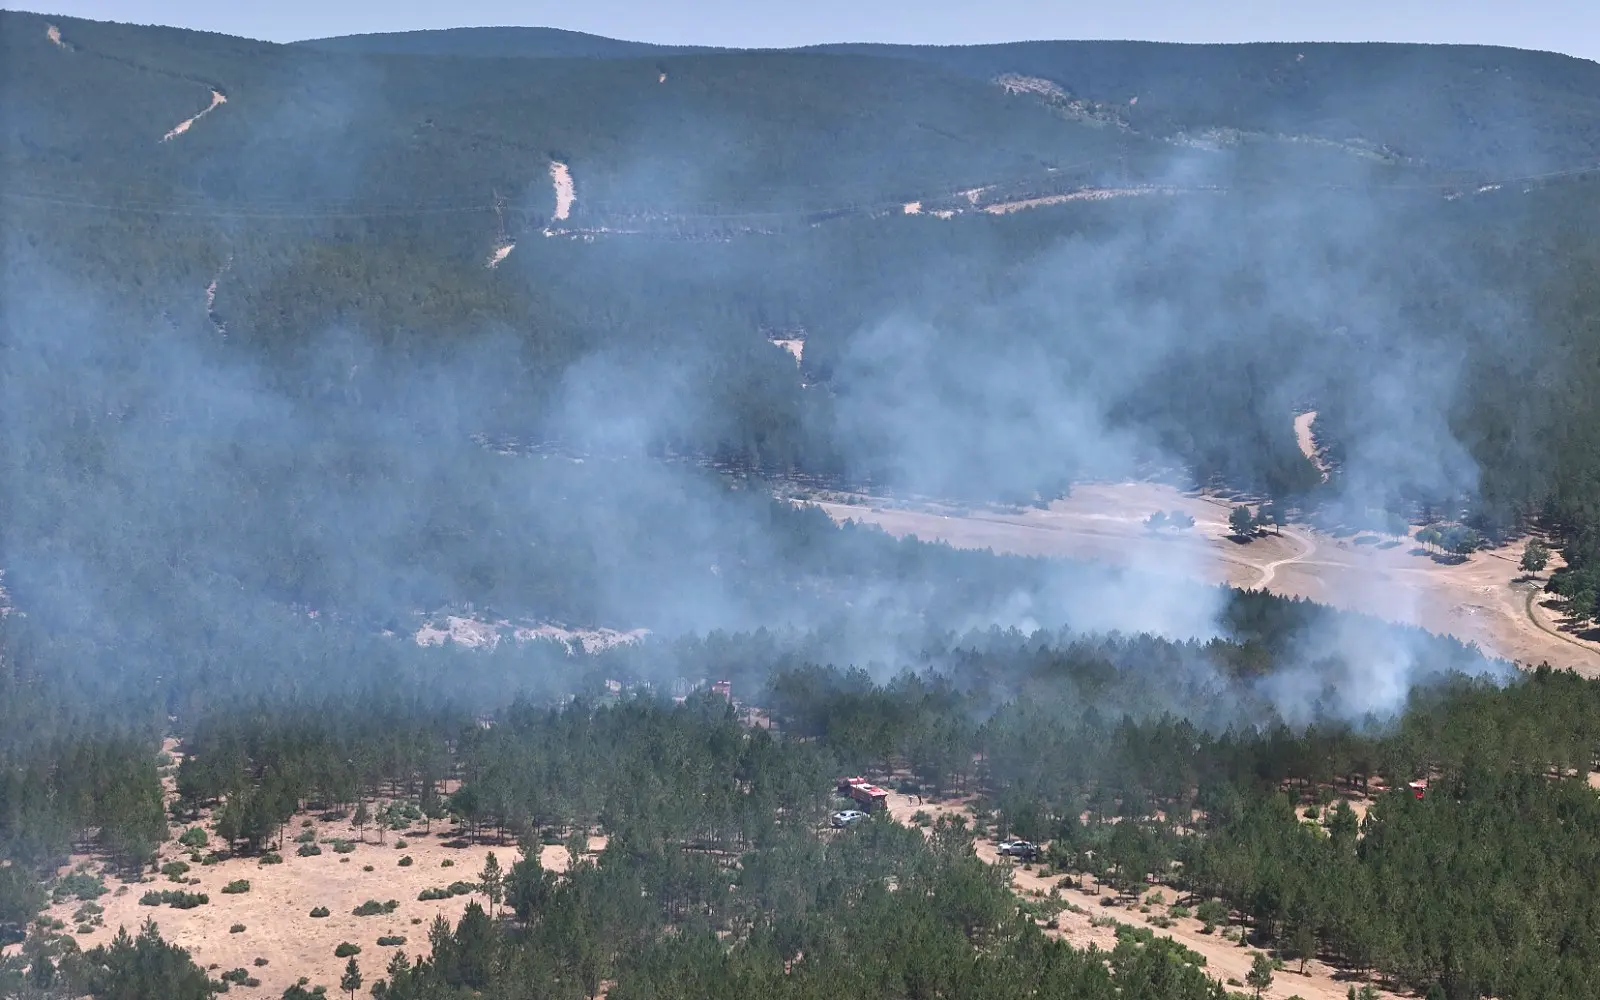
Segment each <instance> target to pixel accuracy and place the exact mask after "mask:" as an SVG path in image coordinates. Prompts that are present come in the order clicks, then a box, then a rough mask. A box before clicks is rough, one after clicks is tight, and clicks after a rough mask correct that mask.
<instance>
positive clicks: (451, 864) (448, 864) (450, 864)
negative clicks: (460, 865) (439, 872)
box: [439, 858, 456, 868]
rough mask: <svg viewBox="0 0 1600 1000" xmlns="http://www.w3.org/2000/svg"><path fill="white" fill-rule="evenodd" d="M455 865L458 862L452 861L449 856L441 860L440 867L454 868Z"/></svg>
mask: <svg viewBox="0 0 1600 1000" xmlns="http://www.w3.org/2000/svg"><path fill="white" fill-rule="evenodd" d="M455 866H456V863H455V862H454V861H451V860H450V859H449V858H445V859H444V860H443V861H441V862H439V867H440V868H454V867H455Z"/></svg>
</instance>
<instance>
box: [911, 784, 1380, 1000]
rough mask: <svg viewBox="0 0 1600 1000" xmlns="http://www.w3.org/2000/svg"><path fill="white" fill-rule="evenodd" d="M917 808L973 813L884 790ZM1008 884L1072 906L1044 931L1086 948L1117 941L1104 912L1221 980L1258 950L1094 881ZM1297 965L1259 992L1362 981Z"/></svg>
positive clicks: (1303, 991)
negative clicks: (1165, 941)
mask: <svg viewBox="0 0 1600 1000" xmlns="http://www.w3.org/2000/svg"><path fill="white" fill-rule="evenodd" d="M918 810H922V811H925V812H927V813H928V814H929V815H930V816H933V817H935V818H937V817H939V816H941V815H958V814H959V815H966V817H967V819H968V821H969V822H970V821H971V819H972V816H971V813H970V811H969V810H968V808H967V806H966V805H965V804H964V803H962V802H950V801H946V802H925V803H918V802H916V801H914V800H913V799H911V798H910V797H909V796H906V795H901V794H900V793H898V792H890V793H889V816H890V817H891V818H892V819H894V820H896V821H898V822H900V823H904V824H906V825H911V817H912V816H913V815H915V814H916V812H917V811H918ZM973 846H974V849H975V851H976V853H977V855H978V858H979V860H981V861H984V862H985V863H987V864H991V865H993V864H1007V865H1010V864H1011V862H1010V860H1009V859H1006V860H1002V859H1001V857H1000V855H999V853H998V852H997V851H996V850H995V844H994V843H993V842H992V841H989V840H985V839H982V838H979V839H978V840H977V841H976V842H975V843H974V845H973ZM1092 881H1093V880H1092V879H1086V880H1085V883H1084V884H1091V883H1092ZM1011 886H1012V889H1013V890H1015V891H1016V893H1017V894H1018V895H1019V896H1029V897H1043V896H1049V895H1050V892H1051V890H1052V889H1055V890H1056V892H1057V893H1058V895H1059V896H1060V898H1061V899H1062V900H1063V901H1065V902H1067V903H1070V904H1072V905H1073V906H1074V907H1076V908H1077V910H1076V911H1075V910H1070V909H1069V910H1062V911H1061V913H1060V914H1059V915H1058V916H1057V918H1056V919H1057V925H1058V926H1057V928H1056V929H1055V930H1047V931H1046V933H1047V934H1049V935H1051V936H1052V937H1059V938H1062V939H1064V940H1066V941H1067V942H1068V943H1070V944H1072V945H1073V946H1074V947H1078V948H1087V947H1088V946H1089V945H1094V946H1096V947H1098V948H1101V949H1104V950H1109V949H1111V948H1114V947H1116V929H1115V928H1114V927H1109V926H1100V927H1096V926H1095V925H1094V923H1093V918H1095V917H1100V918H1107V917H1109V918H1112V919H1115V920H1117V921H1118V922H1120V923H1124V924H1129V925H1131V926H1134V927H1148V928H1149V929H1150V930H1151V931H1152V932H1153V933H1155V934H1157V935H1160V936H1161V937H1166V938H1172V939H1174V940H1176V941H1178V942H1179V943H1180V944H1182V945H1183V946H1184V947H1186V948H1189V949H1190V950H1192V951H1195V952H1198V953H1199V954H1201V955H1203V956H1205V960H1206V964H1205V971H1206V972H1207V974H1209V975H1211V976H1213V977H1215V978H1216V979H1218V980H1220V981H1224V982H1225V981H1227V980H1228V979H1235V980H1238V981H1239V982H1243V981H1244V977H1245V976H1246V975H1247V974H1249V972H1250V964H1251V962H1252V960H1253V958H1254V955H1255V952H1256V950H1257V949H1254V948H1249V947H1244V946H1241V945H1240V944H1239V943H1237V942H1233V941H1229V940H1228V939H1226V938H1224V937H1223V936H1222V935H1221V933H1220V932H1216V933H1212V934H1202V933H1201V932H1200V929H1201V926H1202V925H1201V923H1200V921H1198V920H1195V919H1194V918H1193V917H1187V918H1181V919H1175V920H1174V921H1173V925H1172V926H1171V927H1169V928H1160V927H1156V926H1154V925H1152V924H1150V923H1148V921H1147V920H1146V916H1147V915H1146V914H1143V913H1140V912H1139V910H1138V903H1137V902H1136V901H1132V900H1128V899H1118V900H1116V902H1115V904H1114V905H1110V906H1106V905H1102V903H1103V902H1104V900H1106V899H1110V898H1114V897H1113V894H1112V893H1110V892H1109V891H1108V892H1105V893H1102V892H1100V891H1099V887H1098V886H1095V887H1094V888H1091V889H1087V890H1085V889H1070V888H1067V887H1066V886H1065V885H1064V884H1063V879H1062V878H1061V877H1060V876H1052V877H1047V876H1044V875H1041V874H1040V872H1039V870H1038V869H1037V868H1034V867H1033V866H1029V867H1028V868H1024V867H1021V866H1016V867H1013V868H1012V879H1011ZM1150 890H1151V891H1159V892H1161V893H1162V895H1163V897H1164V898H1165V899H1166V901H1167V903H1173V902H1175V901H1177V900H1178V898H1179V897H1180V895H1181V894H1180V893H1179V892H1178V891H1177V890H1175V889H1172V888H1171V887H1170V886H1154V885H1152V886H1150ZM1166 909H1167V907H1166V906H1164V905H1152V906H1151V907H1150V910H1151V912H1150V913H1149V914H1148V916H1155V915H1157V914H1161V913H1165V912H1166ZM1080 911H1081V912H1080ZM1299 968H1300V963H1299V962H1290V963H1289V964H1288V967H1287V968H1285V969H1282V970H1280V971H1279V972H1277V973H1276V974H1275V975H1274V976H1273V983H1272V986H1271V987H1269V988H1268V989H1266V990H1265V991H1263V992H1262V994H1261V995H1262V997H1263V998H1266V1000H1286V998H1288V997H1294V996H1299V997H1301V998H1303V1000H1345V998H1346V996H1347V995H1348V994H1349V990H1350V987H1351V985H1352V984H1360V983H1361V982H1362V980H1360V979H1357V978H1354V977H1351V976H1350V975H1348V974H1347V973H1344V972H1341V971H1340V970H1338V969H1335V968H1334V967H1332V966H1329V965H1326V964H1324V963H1322V962H1315V961H1313V962H1308V963H1306V971H1305V974H1304V975H1302V974H1301V973H1300V972H1299ZM1378 995H1379V996H1380V997H1398V996H1400V994H1396V993H1389V992H1386V991H1383V990H1379V991H1378Z"/></svg>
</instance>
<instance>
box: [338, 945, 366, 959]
mask: <svg viewBox="0 0 1600 1000" xmlns="http://www.w3.org/2000/svg"><path fill="white" fill-rule="evenodd" d="M359 954H361V946H360V945H358V944H351V943H350V942H349V941H340V942H339V947H337V948H335V949H333V957H334V958H349V957H350V956H351V955H359Z"/></svg>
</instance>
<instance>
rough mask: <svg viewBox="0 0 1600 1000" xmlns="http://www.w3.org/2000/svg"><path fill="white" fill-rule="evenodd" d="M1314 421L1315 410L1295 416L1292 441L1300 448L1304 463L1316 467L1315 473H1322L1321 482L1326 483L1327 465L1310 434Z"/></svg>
mask: <svg viewBox="0 0 1600 1000" xmlns="http://www.w3.org/2000/svg"><path fill="white" fill-rule="evenodd" d="M1316 421H1317V411H1316V410H1307V411H1306V412H1305V413H1301V414H1299V415H1297V416H1296V417H1295V418H1294V439H1295V443H1296V444H1298V445H1299V446H1300V454H1302V455H1304V456H1305V457H1306V461H1308V462H1310V463H1311V464H1312V465H1315V466H1316V467H1317V471H1318V472H1320V473H1322V481H1323V482H1327V481H1328V465H1327V463H1326V462H1325V461H1323V458H1322V455H1321V454H1320V453H1318V451H1317V439H1316V437H1315V436H1313V435H1312V433H1311V425H1312V424H1314V423H1316Z"/></svg>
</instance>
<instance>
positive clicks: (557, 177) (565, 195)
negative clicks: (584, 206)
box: [550, 160, 577, 222]
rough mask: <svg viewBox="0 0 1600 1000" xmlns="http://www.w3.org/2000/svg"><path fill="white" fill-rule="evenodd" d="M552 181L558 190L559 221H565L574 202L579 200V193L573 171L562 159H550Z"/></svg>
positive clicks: (570, 212)
mask: <svg viewBox="0 0 1600 1000" xmlns="http://www.w3.org/2000/svg"><path fill="white" fill-rule="evenodd" d="M550 182H551V183H552V184H553V185H555V190H556V214H555V219H556V221H557V222H565V221H566V220H567V217H568V216H569V215H571V214H572V203H573V202H574V201H576V200H577V193H576V191H575V189H574V188H573V185H572V171H570V170H568V169H567V165H566V164H565V163H562V162H561V161H560V160H551V161H550Z"/></svg>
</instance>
